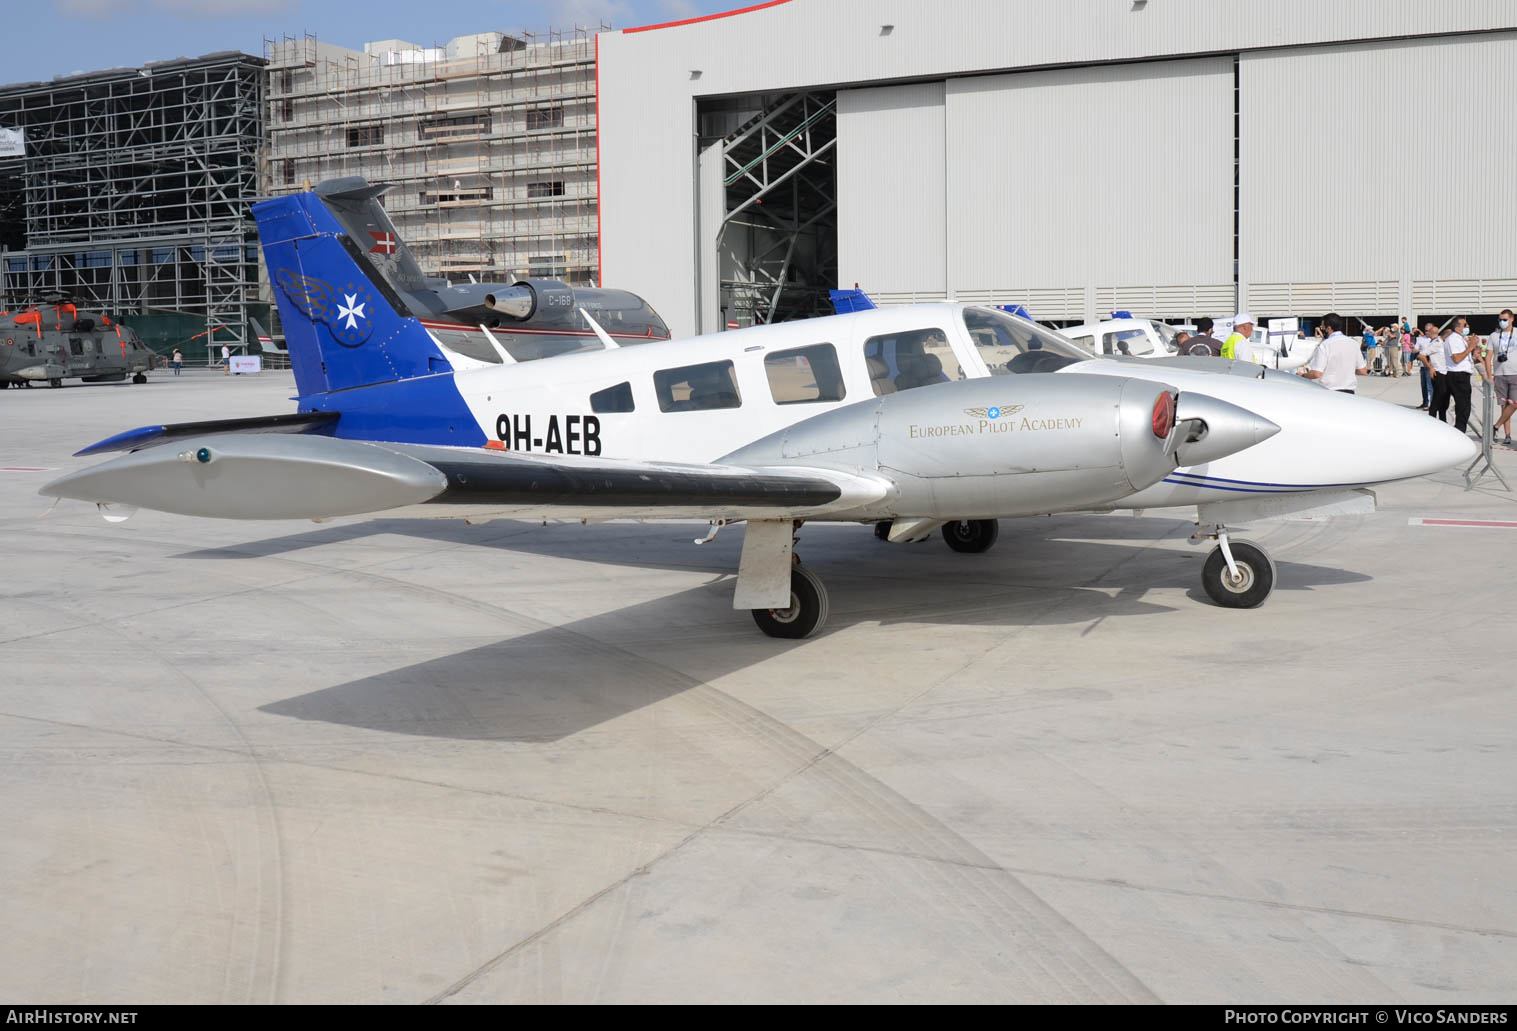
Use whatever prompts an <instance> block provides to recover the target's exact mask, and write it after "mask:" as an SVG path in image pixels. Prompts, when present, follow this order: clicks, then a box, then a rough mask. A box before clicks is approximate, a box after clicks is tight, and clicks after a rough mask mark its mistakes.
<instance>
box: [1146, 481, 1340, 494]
mask: <svg viewBox="0 0 1517 1031" xmlns="http://www.w3.org/2000/svg"><path fill="white" fill-rule="evenodd" d="M1164 482H1165V483H1173V484H1174V485H1175V486H1177V487H1195V488H1197V489H1198V490H1225V491H1230V492H1231V493H1233V494H1299V493H1302V492H1304V491H1309V490H1321V489H1322V488H1321V487H1310V486H1307V485H1305V484H1302V485H1301V486H1300V487H1297V488H1294V489H1292V488H1289V487H1284V488H1279V489H1276V490H1262V489H1259V488H1256V487H1222V486H1219V485H1217V484H1215V483H1192V482H1191V481H1189V480H1176V479H1171V478H1169V477H1165V479H1164Z"/></svg>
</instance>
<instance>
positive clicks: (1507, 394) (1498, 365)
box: [1298, 308, 1517, 444]
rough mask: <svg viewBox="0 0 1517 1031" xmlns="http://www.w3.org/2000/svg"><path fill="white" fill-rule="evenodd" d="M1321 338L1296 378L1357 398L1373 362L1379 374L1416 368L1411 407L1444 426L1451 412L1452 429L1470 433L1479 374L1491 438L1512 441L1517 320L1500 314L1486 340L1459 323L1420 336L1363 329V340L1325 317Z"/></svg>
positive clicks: (1431, 327)
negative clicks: (1486, 388)
mask: <svg viewBox="0 0 1517 1031" xmlns="http://www.w3.org/2000/svg"><path fill="white" fill-rule="evenodd" d="M1316 332H1317V336H1318V337H1320V338H1321V340H1320V342H1319V343H1318V344H1317V349H1316V351H1315V352H1314V353H1313V354H1312V357H1311V360H1310V361H1309V362H1308V363H1307V365H1306V367H1305V368H1303V369H1301V370H1299V373H1298V374H1299V375H1302V376H1305V377H1306V378H1308V379H1313V380H1317V381H1318V382H1319V383H1321V385H1322V386H1324V387H1327V388H1328V389H1329V390H1337V391H1340V392H1342V393H1345V394H1352V393H1355V392H1356V390H1357V377H1359V376H1365V375H1368V374H1369V371H1370V366H1371V365H1373V363H1374V359H1375V357H1376V355H1377V352H1378V355H1379V357H1380V360H1381V375H1385V376H1401V375H1407V376H1410V375H1412V369H1413V367H1414V366H1415V367H1416V368H1417V370H1418V372H1419V373H1420V375H1421V377H1422V403H1421V404H1419V405H1418V406H1417V408H1418V410H1419V411H1425V412H1427V413H1428V414H1429V415H1431V416H1432V417H1433V418H1435V419H1441V420H1443V421H1444V422H1447V421H1448V415H1449V408H1450V406H1452V407H1453V409H1454V428H1455V429H1457V430H1459V431H1460V432H1461V433H1463V432H1466V431H1467V430H1468V429H1469V424H1470V413H1471V408H1472V407H1473V405H1472V396H1473V381H1474V375H1475V373H1476V371H1477V370H1478V371H1479V372H1480V373H1481V374H1482V375H1484V376H1485V377H1486V378H1487V379H1488V380H1489V381H1490V382H1491V383H1492V384H1493V386H1494V387H1495V390H1496V399H1497V401H1498V402H1499V403H1500V405H1501V412H1500V414H1499V415H1498V416H1497V417H1496V421H1495V424H1494V425H1493V426H1492V427H1491V429H1490V433H1491V435H1492V438H1493V439H1494V437H1495V435H1496V433H1497V432H1498V431H1500V432H1501V434H1502V435H1503V437H1504V443H1506V444H1511V442H1512V418H1513V416H1517V317H1514V316H1513V314H1512V310H1511V309H1510V308H1505V309H1503V310H1502V312H1501V314H1500V316H1499V317H1498V318H1497V328H1496V331H1495V332H1494V333H1492V334H1491V336H1490V337H1488V338H1483V337H1479V336H1476V335H1475V334H1474V333H1471V332H1470V321H1469V319H1467V318H1465V317H1464V316H1462V315H1461V316H1459V317H1458V318H1456V319H1453V320H1451V321H1450V322H1449V323H1448V324H1447V325H1446V326H1444V327H1443V328H1441V329H1440V328H1439V327H1438V326H1437V325H1435V324H1434V323H1432V322H1428V323H1427V324H1426V325H1425V326H1423V327H1422V328H1421V329H1413V328H1412V327H1411V326H1409V325H1407V324H1405V323H1402V324H1400V325H1396V324H1392V325H1390V326H1386V327H1384V328H1382V329H1371V328H1370V327H1368V326H1366V327H1365V330H1364V336H1363V339H1362V342H1361V341H1356V340H1353V339H1351V338H1349V337H1348V336H1346V335H1345V334H1344V332H1343V319H1342V318H1341V317H1340V316H1339V315H1337V314H1335V313H1329V314H1327V315H1324V316H1323V317H1322V324H1321V326H1320V327H1319V328H1318V329H1317V331H1316Z"/></svg>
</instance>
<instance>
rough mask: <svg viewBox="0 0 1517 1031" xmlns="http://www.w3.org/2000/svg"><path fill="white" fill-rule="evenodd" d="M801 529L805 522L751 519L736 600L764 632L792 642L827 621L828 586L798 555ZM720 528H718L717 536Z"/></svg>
mask: <svg viewBox="0 0 1517 1031" xmlns="http://www.w3.org/2000/svg"><path fill="white" fill-rule="evenodd" d="M801 526H802V522H801V521H800V520H796V521H794V522H792V521H790V520H784V521H781V520H768V519H765V520H749V521H748V525H747V528H746V529H745V530H744V531H743V557H742V559H741V561H740V562H739V565H738V572H737V591H736V594H735V595H734V597H733V607H734V608H738V609H747V610H748V611H749V612H750V613H751V614H752V616H753V621H754V622H755V623H757V624H758V628H759V629H760V630H762V631H763V632H764V633H766V634H768V635H769V636H770V637H779V638H783V639H787V640H791V641H798V640H801V639H802V638H806V637H810V636H811V635H812V634H814V633H816V632H817V631H818V630H820V629H822V627H823V626H824V625H825V624H826V622H827V608H828V605H827V588H826V586H824V585H823V583H822V580H821V577H819V576H817V575H816V574H815V573H813V572H812V571H811V570H809V569H807V568H806V567H805V566H803V565H801V560H800V557H799V556H798V555H796V554H795V540H796V537H797V535H798V534H799V533H800V530H801ZM717 529H718V527H716V526H713V527H712V536H713V537H714V536H715V535H716V530H717ZM707 540H710V538H709V537H708V538H707ZM697 543H701V542H699V541H697Z"/></svg>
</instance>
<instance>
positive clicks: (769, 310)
mask: <svg viewBox="0 0 1517 1031" xmlns="http://www.w3.org/2000/svg"><path fill="white" fill-rule="evenodd" d="M697 120H698V125H699V129H700V138H699V146H700V158H699V182H700V188H699V191H698V201H697V203H698V205H699V208H700V210H699V212H698V215H699V217H698V219H697V224H698V225H699V227H700V229H699V234H700V239H699V248H700V252H699V257H700V262H699V266H700V273H699V275H700V285H699V297H700V320H701V330H702V331H703V332H711V331H713V330H718V329H723V328H726V327H729V326H732V325H734V324H736V325H737V326H753V325H762V324H765V323H770V322H786V321H789V320H792V319H806V318H813V317H815V316H818V315H830V314H832V306H831V302H830V301H829V298H828V291H829V290H830V289H832V287H833V286H834V285H835V284H836V283H837V264H838V260H837V254H838V251H837V247H838V243H837V241H838V231H837V167H836V164H835V161H836V149H837V94H836V93H831V92H806V93H786V94H774V95H764V96H749V97H723V98H716V99H712V100H705V101H702V102H701V103H700V106H699V108H698V109H697Z"/></svg>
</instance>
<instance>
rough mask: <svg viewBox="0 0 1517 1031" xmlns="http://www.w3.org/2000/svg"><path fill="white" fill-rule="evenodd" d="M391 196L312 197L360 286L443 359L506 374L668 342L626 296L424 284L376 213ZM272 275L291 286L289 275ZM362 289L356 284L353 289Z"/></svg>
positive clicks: (353, 182) (348, 189)
mask: <svg viewBox="0 0 1517 1031" xmlns="http://www.w3.org/2000/svg"><path fill="white" fill-rule="evenodd" d="M389 188H390V187H389V185H388V184H379V185H372V184H370V183H369V181H368V180H367V179H364V178H362V177H361V176H350V177H347V178H343V179H328V180H326V181H325V182H321V183H318V184H316V186H315V187H313V188H312V192H313V193H315V194H316V196H317V197H319V198H321V201H322V203H323V204H325V205H326V209H327V210H328V211H329V212H331V214H332V216H333V217H334V218H336V220H337V222H338V223H339V224H340V225H341V227H342V229H343V230H344V237H343V240H344V244H345V249H346V250H347V252H348V257H350V258H351V259H352V260H353V262H354V263H355V264H356V265H357V266H358V268H359V270H360V271H361V272H362V273H363V274H364V275H365V277H366V278H367V279H368V280H369V281H370V282H372V283H373V284H374V286H375V288H376V289H377V290H378V291H379V292H380V293H381V294H383V295H384V299H385V300H386V301H388V302H389V304H390V306H391V307H392V308H394V309H395V311H396V312H397V313H399V314H400V315H401V316H402V317H413V316H414V317H415V318H416V319H417V320H418V321H420V323H421V324H422V326H423V327H425V328H426V329H427V330H428V331H430V332H431V333H432V334H433V335H434V336H435V337H436V338H437V339H438V342H439V343H440V344H442V346H443V347H445V348H447V349H448V350H450V351H453V352H455V353H457V354H462V355H464V356H466V357H468V358H472V359H475V360H476V361H482V362H487V363H491V364H496V363H499V364H513V363H515V362H525V361H533V360H535V359H538V358H551V357H553V356H555V355H560V354H569V353H572V352H575V351H595V350H600V349H601V348H602V347H603V346H604V345H605V341H606V340H607V339H609V340H610V341H611V342H612V343H613V344H614V345H615V346H617V347H620V346H623V345H626V344H641V343H648V342H650V341H654V340H667V339H669V327H668V326H666V325H665V324H664V320H663V319H661V318H660V317H659V315H658V313H657V312H656V311H654V310H653V309H652V308H651V307H650V306H649V305H648V302H647V301H645V300H643V299H642V298H641V297H639V296H638V295H637V294H634V293H629V292H628V291H626V290H602V289H592V288H585V287H571V286H569V285H568V284H567V283H562V282H559V281H557V280H552V279H521V280H517V281H515V282H513V283H478V282H469V283H453V282H450V281H449V280H446V279H433V278H429V277H427V276H424V275H423V274H422V271H421V267H420V266H419V265H418V264H417V263H416V259H415V258H413V257H412V256H411V251H410V249H409V248H408V247H407V246H406V244H405V241H404V240H402V239H401V238H400V234H399V233H397V232H396V231H395V226H394V224H393V223H392V222H391V221H390V217H389V215H388V214H386V212H385V209H384V207H383V206H382V205H381V204H380V203H379V198H380V197H381V196H382V195H383V194H384V193H385V191H387V190H388V189H389ZM274 275H275V276H279V275H284V276H285V277H287V278H289V277H291V275H292V270H287V269H282V270H276V271H275V272H274ZM278 285H279V286H280V287H281V288H282V289H284V290H285V291H289V290H291V289H299V287H300V284H299V283H298V282H297V281H295V280H294V279H290V281H289V282H280V283H279V284H278ZM335 285H336V286H338V287H341V286H342V285H343V284H340V283H339V284H335ZM366 285H367V284H366V283H362V282H355V284H354V289H357V288H358V287H361V286H366ZM592 320H593V321H592ZM600 330H603V331H604V332H605V334H606V335H605V337H602V336H601V332H600ZM258 334H259V338H260V342H262V341H263V339H264V338H265V337H269V341H268V343H269V344H272V343H274V342H275V338H273V337H272V335H270V334H267V333H265V332H264V331H263V330H262V328H260V329H259V331H258ZM266 346H267V344H266Z"/></svg>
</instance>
